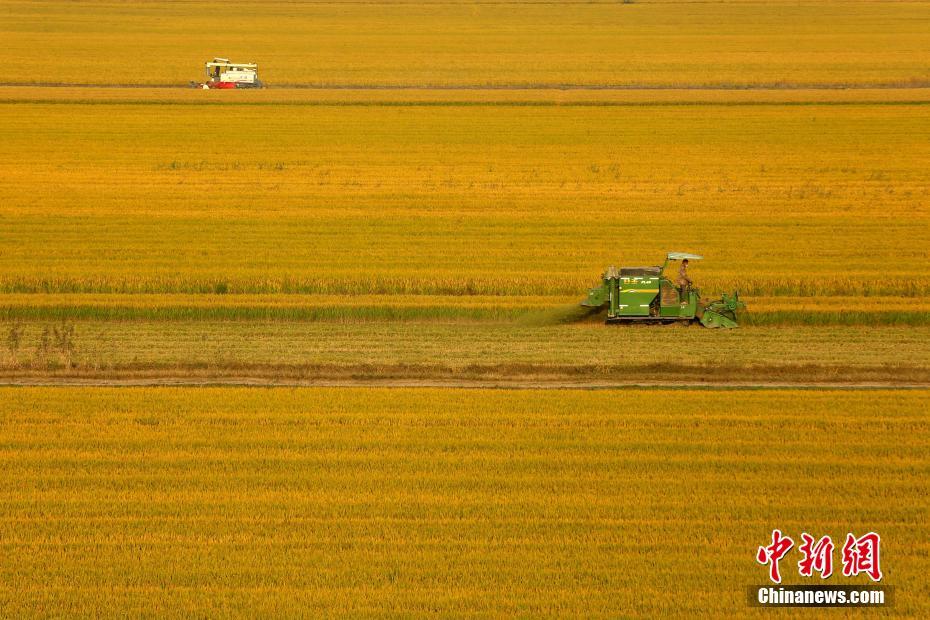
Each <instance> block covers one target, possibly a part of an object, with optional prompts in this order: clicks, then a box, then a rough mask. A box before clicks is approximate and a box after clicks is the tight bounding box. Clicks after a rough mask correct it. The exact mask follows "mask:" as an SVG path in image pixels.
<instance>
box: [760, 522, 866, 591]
mask: <svg viewBox="0 0 930 620" xmlns="http://www.w3.org/2000/svg"><path fill="white" fill-rule="evenodd" d="M801 541H802V542H801V545H800V546H799V547H798V551H800V552H801V555H802V556H803V557H802V558H801V560H800V561H798V574H800V575H801V576H802V577H813V575H814V572H818V573H820V578H821V579H826V578H828V577H829V576H830V575H832V574H833V550H834V549H835V545H834V544H833V539H832V538H830V537H829V536H824V537H822V538H821V539H819V540H817V539H816V538H814V537H813V536H811V535H810V534H808V533H807V532H803V533H802V534H801ZM881 542H882V541H881V537H880V536H879V535H878V534H876V533H875V532H869V533H868V534H866V535H865V536H862V537H860V538H856V536H855V535H854V534H852V533H849V534H847V535H846V544H844V545H843V558H842V559H843V575H845V576H846V577H855V576H856V575H859V574H860V573H865V574H866V575H868V576H869V578H870V579H871V580H872V581H881V580H882V576H883V575H882V569H881V558H880V553H879V548H880V546H881ZM793 546H794V541H793V540H792V539H791V538H790V537H788V536H785V535H783V534H782V533H781V530H772V543H771V544H770V545H767V546H765V547H759V550H758V551H757V552H756V561H757V562H758V563H759V564H762V565H768V567H769V579H771V580H772V581H773V582H775V583H781V571H780V570H779V566H778V563H779V562H780V561H781V560H782V559H783V558H784V557H785V556H786V555H787V554H788V552H789V551H790V550H791V548H792V547H793Z"/></svg>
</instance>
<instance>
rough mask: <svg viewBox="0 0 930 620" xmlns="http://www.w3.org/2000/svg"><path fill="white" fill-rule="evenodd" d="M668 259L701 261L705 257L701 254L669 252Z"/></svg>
mask: <svg viewBox="0 0 930 620" xmlns="http://www.w3.org/2000/svg"><path fill="white" fill-rule="evenodd" d="M666 258H667V259H668V260H685V259H688V260H701V259H702V258H704V257H703V256H701V255H700V254H688V253H687V252H669V253H668V256H666Z"/></svg>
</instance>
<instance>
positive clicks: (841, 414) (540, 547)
mask: <svg viewBox="0 0 930 620" xmlns="http://www.w3.org/2000/svg"><path fill="white" fill-rule="evenodd" d="M927 398H928V397H927V393H926V392H905V393H902V392H884V391H873V392H848V391H845V392H844V391H839V392H831V391H827V392H810V391H743V392H739V391H737V392H708V391H687V390H676V391H656V390H647V391H630V390H621V391H611V392H579V391H548V392H547V391H519V392H514V391H469V392H461V391H447V390H443V391H437V390H373V389H360V390H320V389H313V390H306V389H302V390H284V389H280V390H266V389H165V388H161V389H116V390H112V389H111V390H108V389H98V390H86V389H60V388H58V389H41V388H26V389H9V388H7V389H2V390H0V422H2V424H0V469H2V471H3V472H4V475H3V476H2V477H0V540H2V541H3V549H4V553H3V558H4V559H3V561H2V562H0V613H2V614H3V615H5V616H17V617H29V616H49V615H52V616H58V615H82V616H110V615H122V614H126V613H131V614H141V615H147V614H156V615H159V616H191V615H195V616H200V615H210V616H216V615H233V614H235V615H252V616H254V615H275V616H297V615H316V614H318V613H323V612H326V613H341V614H350V615H357V614H384V613H386V614H399V615H410V614H418V613H423V614H426V613H444V614H450V615H460V614H463V613H466V611H467V612H472V613H474V612H479V613H488V614H492V615H494V614H508V615H512V614H527V615H533V616H541V615H570V616H586V617H591V616H609V617H615V616H617V615H645V616H651V617H655V616H668V615H673V614H675V615H693V614H696V613H698V612H699V611H700V612H701V613H709V614H713V615H722V614H725V613H729V612H731V611H732V610H733V609H741V608H742V607H743V605H745V603H744V596H745V594H744V585H745V584H750V583H763V582H764V580H765V568H764V567H761V566H759V565H758V564H756V562H755V559H754V557H755V556H754V554H755V549H756V548H757V546H759V545H760V544H763V543H764V542H765V541H766V540H767V539H768V538H769V537H770V536H771V530H772V529H773V528H776V527H778V528H781V529H783V530H785V531H787V532H790V533H791V534H793V535H794V536H797V535H798V534H799V533H800V532H801V531H810V532H816V533H818V534H830V535H832V536H833V537H834V539H836V538H837V537H842V536H843V535H845V533H846V532H847V531H856V532H858V531H860V530H861V531H867V530H876V531H878V532H880V534H881V536H882V542H883V545H882V551H883V558H882V560H883V563H884V564H883V569H884V571H885V575H886V578H885V581H884V583H885V584H886V585H894V586H895V587H896V588H897V593H896V606H895V608H894V611H895V612H897V613H899V614H903V615H908V616H922V615H926V613H927V612H928V607H927V601H928V600H930V597H928V596H927V595H928V591H927V582H926V578H925V577H926V568H927V566H926V557H927V553H928V545H927V525H926V524H927V522H928V514H927V506H926V501H925V498H926V494H927V493H928V491H930V489H928V487H927V477H926V469H927V466H928V461H927V453H928V448H930V427H928V424H927V418H926V415H925V412H926V410H927V407H928V405H930V402H928V399H927ZM795 573H796V571H793V570H787V567H786V570H785V574H786V575H788V576H787V581H788V582H789V583H790V582H798V581H799V580H800V578H799V577H798V576H797V575H796V574H795ZM844 581H847V580H844V579H843V578H841V577H834V578H832V579H831V583H841V582H844ZM854 582H855V583H862V578H861V577H860V578H859V579H856V580H854ZM634 583H635V584H636V587H635V588H634V587H632V584H634Z"/></svg>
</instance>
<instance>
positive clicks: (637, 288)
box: [581, 252, 746, 327]
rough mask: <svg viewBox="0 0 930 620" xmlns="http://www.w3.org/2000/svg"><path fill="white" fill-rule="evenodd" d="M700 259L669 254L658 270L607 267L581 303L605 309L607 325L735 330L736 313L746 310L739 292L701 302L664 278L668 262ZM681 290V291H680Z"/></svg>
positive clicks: (696, 292)
mask: <svg viewBox="0 0 930 620" xmlns="http://www.w3.org/2000/svg"><path fill="white" fill-rule="evenodd" d="M702 258H703V256H698V255H697V254H686V253H684V252H669V253H668V255H667V256H666V257H665V263H663V265H662V266H661V267H624V268H621V269H619V270H618V269H617V268H616V267H610V268H608V269H607V271H606V272H604V275H603V276H602V278H603V282H602V283H601V285H600V286H598V287H597V288H592V289H591V290H590V291H588V298H587V299H585V300H584V301H583V302H581V305H582V306H585V307H588V308H598V309H600V308H604V307H606V308H607V321H606V322H607V323H647V324H648V323H654V324H661V323H687V324H690V323H693V322H694V321H699V322H700V323H701V325H703V326H704V327H737V326H738V323H737V314H736V313H737V312H738V311H739V310H741V309H743V308H745V307H746V304H744V303H743V302H741V301H740V300H739V293H733V294H732V295H726V294H725V295H723V297H722V298H720V299H717V300H713V301H712V300H709V299H701V291H700V290H698V289H697V288H695V287H694V286H685V287H679V286H677V285H676V284H675V283H674V282H673V281H672V280H671V279H669V278H668V277H666V275H665V268H666V267H667V266H668V264H669V261H679V260H685V259H687V260H689V261H691V260H701V259H702ZM682 289H684V290H682Z"/></svg>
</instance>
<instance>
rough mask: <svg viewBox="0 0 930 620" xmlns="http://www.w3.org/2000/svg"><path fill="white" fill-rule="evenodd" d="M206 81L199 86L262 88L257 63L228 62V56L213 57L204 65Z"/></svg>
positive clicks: (205, 87)
mask: <svg viewBox="0 0 930 620" xmlns="http://www.w3.org/2000/svg"><path fill="white" fill-rule="evenodd" d="M205 67H206V71H207V81H206V82H204V83H203V84H201V85H200V87H201V88H204V89H207V88H262V82H261V80H259V79H258V65H257V64H255V63H254V62H230V60H229V59H228V58H214V59H213V60H211V61H210V62H208V63H206V65H205Z"/></svg>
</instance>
